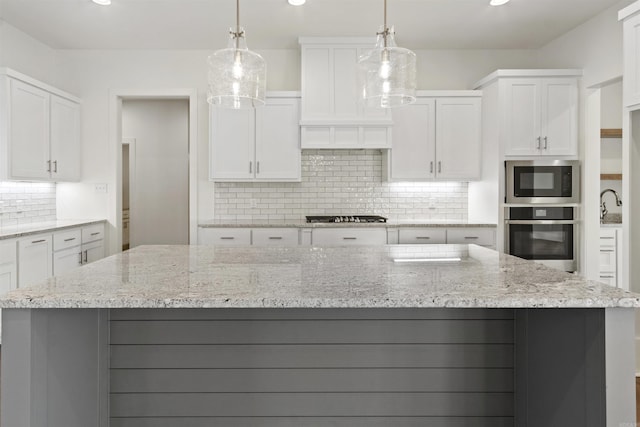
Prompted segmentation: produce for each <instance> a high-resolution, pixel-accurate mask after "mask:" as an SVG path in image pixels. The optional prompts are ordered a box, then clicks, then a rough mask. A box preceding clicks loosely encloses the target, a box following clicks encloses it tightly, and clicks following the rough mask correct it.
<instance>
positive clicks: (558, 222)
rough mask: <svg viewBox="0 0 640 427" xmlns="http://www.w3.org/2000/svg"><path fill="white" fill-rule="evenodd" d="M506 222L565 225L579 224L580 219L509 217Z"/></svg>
mask: <svg viewBox="0 0 640 427" xmlns="http://www.w3.org/2000/svg"><path fill="white" fill-rule="evenodd" d="M505 223H506V224H514V225H564V224H577V223H578V221H576V220H573V219H567V220H561V219H523V220H521V219H508V220H506V221H505Z"/></svg>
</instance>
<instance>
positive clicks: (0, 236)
mask: <svg viewBox="0 0 640 427" xmlns="http://www.w3.org/2000/svg"><path fill="white" fill-rule="evenodd" d="M101 222H106V219H62V220H57V221H47V222H40V223H32V224H23V225H17V226H11V227H6V228H2V227H0V240H9V239H15V238H17V237H24V236H29V235H33V234H39V233H47V232H53V231H60V230H65V229H68V228H74V227H80V226H84V225H92V224H99V223H101Z"/></svg>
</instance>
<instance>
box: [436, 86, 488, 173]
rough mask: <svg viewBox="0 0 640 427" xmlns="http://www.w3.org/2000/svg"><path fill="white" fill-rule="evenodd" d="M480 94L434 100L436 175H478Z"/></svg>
mask: <svg viewBox="0 0 640 427" xmlns="http://www.w3.org/2000/svg"><path fill="white" fill-rule="evenodd" d="M481 108H482V107H481V100H480V98H449V99H437V100H436V177H438V178H442V179H478V178H480V159H481V157H482V156H481V154H482V153H481V148H482V147H481V143H482V114H481Z"/></svg>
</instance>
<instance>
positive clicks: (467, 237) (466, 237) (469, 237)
mask: <svg viewBox="0 0 640 427" xmlns="http://www.w3.org/2000/svg"><path fill="white" fill-rule="evenodd" d="M464 238H465V239H468V240H477V239H479V237H478V236H465V237H464Z"/></svg>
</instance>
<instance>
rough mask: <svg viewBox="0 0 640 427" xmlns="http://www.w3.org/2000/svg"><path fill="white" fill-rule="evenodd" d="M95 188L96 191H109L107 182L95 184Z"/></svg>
mask: <svg viewBox="0 0 640 427" xmlns="http://www.w3.org/2000/svg"><path fill="white" fill-rule="evenodd" d="M94 188H95V191H96V193H106V192H107V184H106V183H101V184H95V187H94Z"/></svg>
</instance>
